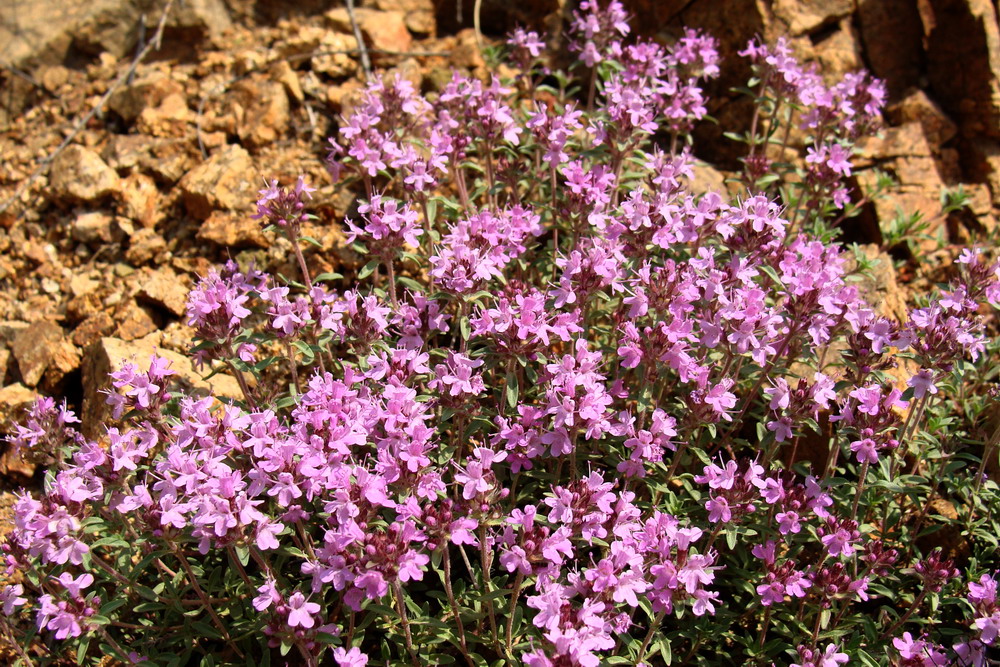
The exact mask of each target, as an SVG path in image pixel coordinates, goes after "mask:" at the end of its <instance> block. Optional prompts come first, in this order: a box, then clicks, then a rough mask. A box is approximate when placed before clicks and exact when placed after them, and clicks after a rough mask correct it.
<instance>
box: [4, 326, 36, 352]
mask: <svg viewBox="0 0 1000 667" xmlns="http://www.w3.org/2000/svg"><path fill="white" fill-rule="evenodd" d="M29 326H31V325H30V324H29V323H28V322H17V321H14V320H6V321H2V322H0V342H2V343H3V344H4V345H5V346H6V347H10V346H11V345H12V344H13V343H14V339H15V338H17V336H18V334H20V333H21V332H22V331H24V330H25V329H27V328H28V327H29Z"/></svg>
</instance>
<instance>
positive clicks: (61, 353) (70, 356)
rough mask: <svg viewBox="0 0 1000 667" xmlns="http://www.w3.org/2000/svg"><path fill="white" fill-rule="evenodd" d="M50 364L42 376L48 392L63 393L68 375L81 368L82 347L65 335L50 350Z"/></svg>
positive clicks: (43, 386)
mask: <svg viewBox="0 0 1000 667" xmlns="http://www.w3.org/2000/svg"><path fill="white" fill-rule="evenodd" d="M49 357H50V359H49V365H48V367H47V368H46V369H45V376H44V377H43V378H42V384H41V386H42V388H43V389H44V390H45V392H46V393H47V394H61V393H64V392H63V385H64V382H63V381H64V380H65V379H66V376H67V375H69V374H70V373H72V372H74V371H76V370H77V369H78V368H80V349H79V348H78V347H77V346H76V345H74V344H73V340H72V339H71V338H69V337H68V336H63V337H62V338H60V339H59V340H58V341H57V342H56V343H55V344H53V346H52V348H51V349H50V350H49Z"/></svg>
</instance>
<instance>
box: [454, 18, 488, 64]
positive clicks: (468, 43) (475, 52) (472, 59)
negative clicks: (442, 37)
mask: <svg viewBox="0 0 1000 667" xmlns="http://www.w3.org/2000/svg"><path fill="white" fill-rule="evenodd" d="M449 57H450V59H451V64H452V66H453V67H457V68H460V69H468V70H471V71H476V70H479V69H482V68H484V67H486V61H485V60H483V54H482V53H481V52H480V51H479V43H478V42H477V40H476V31H475V30H473V29H471V28H467V29H465V30H462V31H460V32H459V33H458V34H457V35H455V46H454V48H452V49H451V53H450V54H449Z"/></svg>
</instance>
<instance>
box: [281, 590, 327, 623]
mask: <svg viewBox="0 0 1000 667" xmlns="http://www.w3.org/2000/svg"><path fill="white" fill-rule="evenodd" d="M288 608H289V610H288V627H290V628H294V627H297V626H301V627H303V628H306V629H308V628H311V627H312V626H313V625H315V621H313V614H317V613H319V609H320V607H319V605H318V604H316V603H315V602H308V601H307V600H306V596H305V595H303V594H302V593H300V592H299V591H295V592H294V593H292V596H291V597H290V598H288Z"/></svg>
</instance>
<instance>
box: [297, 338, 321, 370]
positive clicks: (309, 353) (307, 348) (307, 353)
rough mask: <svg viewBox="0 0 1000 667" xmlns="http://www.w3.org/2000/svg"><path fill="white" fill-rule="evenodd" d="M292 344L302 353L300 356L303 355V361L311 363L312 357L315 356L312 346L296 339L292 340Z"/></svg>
mask: <svg viewBox="0 0 1000 667" xmlns="http://www.w3.org/2000/svg"><path fill="white" fill-rule="evenodd" d="M292 345H293V346H294V347H295V349H296V350H298V351H299V352H301V353H302V356H303V357H305V362H306V363H307V364H309V363H312V361H313V359H315V358H316V353H315V352H314V351H313V348H312V346H311V345H309V344H308V343H306V342H305V341H301V340H297V341H294V342H293V343H292Z"/></svg>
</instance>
